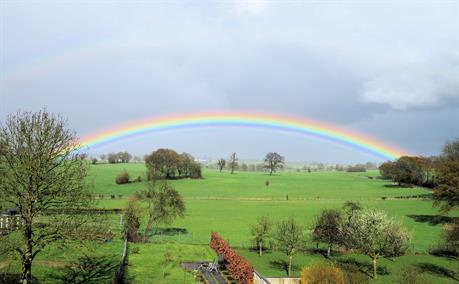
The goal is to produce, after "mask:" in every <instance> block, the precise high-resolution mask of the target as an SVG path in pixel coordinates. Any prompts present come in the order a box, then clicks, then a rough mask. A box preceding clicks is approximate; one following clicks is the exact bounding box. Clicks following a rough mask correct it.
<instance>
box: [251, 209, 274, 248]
mask: <svg viewBox="0 0 459 284" xmlns="http://www.w3.org/2000/svg"><path fill="white" fill-rule="evenodd" d="M271 228H272V223H271V221H270V220H269V219H268V217H266V216H262V217H260V219H258V221H257V223H255V224H253V225H252V230H251V233H252V237H253V240H254V242H255V244H256V246H257V247H258V253H259V255H260V256H261V255H262V254H263V245H264V244H266V242H267V241H268V239H269V236H270V233H271Z"/></svg>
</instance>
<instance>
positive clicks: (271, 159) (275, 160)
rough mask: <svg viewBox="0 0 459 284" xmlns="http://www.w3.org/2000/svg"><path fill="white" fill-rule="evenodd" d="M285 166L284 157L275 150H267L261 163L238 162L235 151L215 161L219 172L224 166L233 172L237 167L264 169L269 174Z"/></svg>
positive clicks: (244, 169)
mask: <svg viewBox="0 0 459 284" xmlns="http://www.w3.org/2000/svg"><path fill="white" fill-rule="evenodd" d="M284 166H285V158H284V157H283V156H281V155H280V154H278V153H276V152H269V153H267V154H266V155H265V158H264V163H263V164H251V165H247V164H245V163H242V164H239V158H238V157H237V153H236V152H233V153H232V154H231V155H230V157H229V158H228V160H225V159H223V158H221V159H219V160H218V161H217V168H218V170H219V171H220V172H221V171H222V170H223V169H225V167H226V168H227V169H228V170H229V171H230V172H231V174H233V173H234V172H235V171H236V170H237V169H239V168H240V169H241V170H242V171H262V170H266V171H268V172H269V175H272V174H273V173H275V172H276V171H277V170H279V169H282V168H283V167H284Z"/></svg>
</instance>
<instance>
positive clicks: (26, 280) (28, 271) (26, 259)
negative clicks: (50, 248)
mask: <svg viewBox="0 0 459 284" xmlns="http://www.w3.org/2000/svg"><path fill="white" fill-rule="evenodd" d="M32 261H33V254H32V224H30V223H29V224H26V225H25V228H24V251H23V255H22V276H21V281H20V282H19V283H21V284H30V283H32Z"/></svg>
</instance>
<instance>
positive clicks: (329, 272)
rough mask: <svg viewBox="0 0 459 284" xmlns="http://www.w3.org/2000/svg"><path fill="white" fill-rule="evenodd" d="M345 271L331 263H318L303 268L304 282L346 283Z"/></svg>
mask: <svg viewBox="0 0 459 284" xmlns="http://www.w3.org/2000/svg"><path fill="white" fill-rule="evenodd" d="M344 280H345V277H344V273H343V271H341V269H339V268H338V267H336V266H334V265H330V264H316V265H313V266H309V267H304V268H303V269H302V270H301V283H302V284H322V283H334V284H344Z"/></svg>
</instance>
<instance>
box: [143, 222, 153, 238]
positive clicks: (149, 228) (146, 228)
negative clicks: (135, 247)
mask: <svg viewBox="0 0 459 284" xmlns="http://www.w3.org/2000/svg"><path fill="white" fill-rule="evenodd" d="M152 225H153V221H150V220H148V222H147V226H146V227H145V231H144V232H143V242H144V243H146V242H147V240H148V232H150V230H151V226H152Z"/></svg>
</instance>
